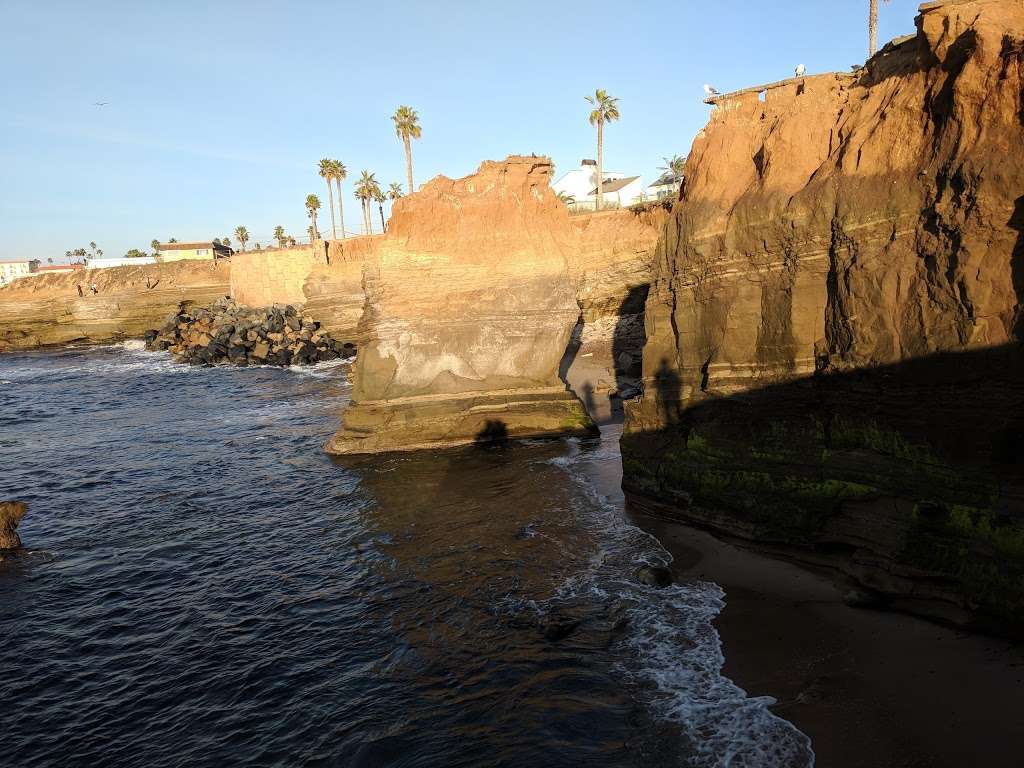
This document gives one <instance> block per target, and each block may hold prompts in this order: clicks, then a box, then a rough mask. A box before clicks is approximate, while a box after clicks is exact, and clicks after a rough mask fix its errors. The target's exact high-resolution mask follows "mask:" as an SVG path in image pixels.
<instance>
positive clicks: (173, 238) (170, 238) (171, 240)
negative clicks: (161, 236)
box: [167, 237, 178, 243]
mask: <svg viewBox="0 0 1024 768" xmlns="http://www.w3.org/2000/svg"><path fill="white" fill-rule="evenodd" d="M167 242H168V243H176V242H178V238H176V237H169V238H167Z"/></svg>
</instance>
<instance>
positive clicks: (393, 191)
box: [388, 181, 403, 202]
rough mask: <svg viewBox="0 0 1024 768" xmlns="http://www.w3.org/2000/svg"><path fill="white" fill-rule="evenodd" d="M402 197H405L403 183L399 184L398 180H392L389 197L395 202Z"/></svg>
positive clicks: (389, 186)
mask: <svg viewBox="0 0 1024 768" xmlns="http://www.w3.org/2000/svg"><path fill="white" fill-rule="evenodd" d="M400 197H403V194H402V185H401V184H399V183H398V182H397V181H392V182H391V183H390V184H389V185H388V199H389V200H391V202H394V201H395V200H397V199H398V198H400Z"/></svg>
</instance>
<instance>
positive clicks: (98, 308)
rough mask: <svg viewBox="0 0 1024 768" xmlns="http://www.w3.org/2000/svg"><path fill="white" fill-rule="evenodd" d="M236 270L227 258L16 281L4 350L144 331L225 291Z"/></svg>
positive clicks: (6, 310)
mask: <svg viewBox="0 0 1024 768" xmlns="http://www.w3.org/2000/svg"><path fill="white" fill-rule="evenodd" d="M230 274H231V267H230V264H229V262H228V261H227V260H217V261H179V262H174V263H171V264H155V265H148V266H139V267H112V268H109V269H92V270H81V271H78V272H63V273H58V274H48V275H39V276H37V277H31V278H22V279H20V280H15V281H14V282H12V283H11V284H10V285H9V286H7V287H4V288H0V352H4V351H11V350H16V349H31V348H34V347H40V346H49V345H55V344H67V343H69V342H78V341H81V342H89V343H96V342H107V341H117V340H120V339H125V338H132V337H140V336H142V334H143V333H144V332H145V331H146V330H148V329H150V328H154V327H156V326H158V325H160V323H161V322H162V321H163V320H164V318H165V317H167V315H168V314H170V313H172V312H175V311H176V310H177V309H178V308H179V307H180V306H182V304H185V305H188V304H189V303H196V304H202V305H205V304H209V303H210V302H211V301H213V300H215V299H217V298H219V297H221V296H225V295H227V294H228V291H229V280H230ZM93 285H95V286H96V293H93V292H92V290H91V286H93ZM79 288H81V295H79Z"/></svg>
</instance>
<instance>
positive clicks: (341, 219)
mask: <svg viewBox="0 0 1024 768" xmlns="http://www.w3.org/2000/svg"><path fill="white" fill-rule="evenodd" d="M331 170H332V171H333V174H332V175H333V177H334V183H335V184H337V185H338V223H339V224H341V236H342V238H344V237H345V210H344V207H343V206H342V204H341V182H343V181H344V180H345V179H346V178H347V177H348V168H346V167H345V165H344V164H343V163H342V162H341V160H332V161H331Z"/></svg>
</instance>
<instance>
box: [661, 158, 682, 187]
mask: <svg viewBox="0 0 1024 768" xmlns="http://www.w3.org/2000/svg"><path fill="white" fill-rule="evenodd" d="M661 159H662V160H664V161H665V164H664V165H662V166H660V167H659V168H658V170H659V171H665V173H671V174H672V180H673V181H679V180H680V179H681V178H683V169H684V168H685V167H686V158H685V157H680V156H679V155H672V157H670V158H669V157H663V158H661Z"/></svg>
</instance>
